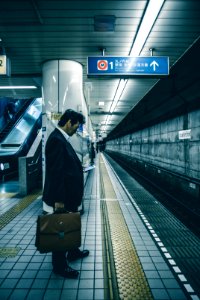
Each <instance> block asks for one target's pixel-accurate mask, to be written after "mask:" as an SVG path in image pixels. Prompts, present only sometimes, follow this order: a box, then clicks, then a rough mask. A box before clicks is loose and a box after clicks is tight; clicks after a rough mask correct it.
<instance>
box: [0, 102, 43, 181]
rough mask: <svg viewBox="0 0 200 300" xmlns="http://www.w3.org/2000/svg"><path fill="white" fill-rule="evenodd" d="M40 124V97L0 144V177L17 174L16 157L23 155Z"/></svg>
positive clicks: (10, 176)
mask: <svg viewBox="0 0 200 300" xmlns="http://www.w3.org/2000/svg"><path fill="white" fill-rule="evenodd" d="M41 124H42V98H36V99H34V100H33V101H32V102H31V104H30V105H29V106H28V108H27V109H26V110H25V112H24V113H23V115H22V116H21V118H19V120H18V121H17V122H16V124H15V126H14V127H13V128H12V129H11V130H10V131H9V133H8V134H7V135H6V136H5V137H4V138H3V140H2V141H1V144H0V179H1V180H3V181H4V179H5V178H12V177H17V176H18V158H19V157H21V156H25V155H26V154H27V153H28V151H29V149H30V147H31V145H32V143H33V142H34V140H35V138H36V136H37V133H38V130H39V129H40V128H41Z"/></svg>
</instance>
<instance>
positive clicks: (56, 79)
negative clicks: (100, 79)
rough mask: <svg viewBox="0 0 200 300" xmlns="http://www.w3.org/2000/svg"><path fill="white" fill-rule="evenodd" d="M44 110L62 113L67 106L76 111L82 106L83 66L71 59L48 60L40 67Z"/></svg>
mask: <svg viewBox="0 0 200 300" xmlns="http://www.w3.org/2000/svg"><path fill="white" fill-rule="evenodd" d="M42 74H43V83H42V88H43V99H44V112H46V113H50V112H52V113H63V112H64V111H65V110H66V109H67V108H71V109H74V110H75V111H77V109H78V107H79V106H82V103H83V100H84V96H83V67H82V65H81V64H80V63H78V62H76V61H71V60H50V61H46V62H45V63H44V64H43V67H42Z"/></svg>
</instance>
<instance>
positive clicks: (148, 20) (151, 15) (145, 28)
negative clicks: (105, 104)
mask: <svg viewBox="0 0 200 300" xmlns="http://www.w3.org/2000/svg"><path fill="white" fill-rule="evenodd" d="M164 1H165V0H150V1H149V4H148V6H147V9H146V12H145V15H144V17H143V20H142V23H141V25H140V28H139V30H138V33H137V36H136V38H135V41H134V43H133V46H132V47H131V50H130V52H129V55H130V56H139V55H140V52H141V50H142V48H143V46H144V44H145V42H146V39H147V37H148V35H149V33H150V32H151V29H152V27H153V25H154V23H155V20H156V19H157V17H158V14H159V12H160V10H161V8H162V6H163V3H164ZM127 81H128V79H126V80H124V79H120V80H119V84H118V87H117V91H116V93H115V96H114V99H113V102H112V104H111V107H110V110H109V112H110V113H112V112H113V111H114V110H115V107H116V106H117V103H118V101H119V100H120V98H121V96H122V93H123V91H124V89H125V86H126V84H127Z"/></svg>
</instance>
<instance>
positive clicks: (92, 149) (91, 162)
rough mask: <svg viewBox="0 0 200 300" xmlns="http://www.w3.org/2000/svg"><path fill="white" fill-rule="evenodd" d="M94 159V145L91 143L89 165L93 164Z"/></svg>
mask: <svg viewBox="0 0 200 300" xmlns="http://www.w3.org/2000/svg"><path fill="white" fill-rule="evenodd" d="M94 159H95V149H94V143H91V146H90V164H91V165H93V164H94Z"/></svg>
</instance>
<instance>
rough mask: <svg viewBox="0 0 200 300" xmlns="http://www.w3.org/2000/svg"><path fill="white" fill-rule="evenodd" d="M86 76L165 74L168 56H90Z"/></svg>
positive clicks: (167, 66)
mask: <svg viewBox="0 0 200 300" xmlns="http://www.w3.org/2000/svg"><path fill="white" fill-rule="evenodd" d="M87 75H88V76H101V75H102V76H105V75H109V76H119V77H120V76H127V77H131V76H157V77H158V76H166V75H169V57H165V56H147V57H141V56H138V57H131V56H123V57H118V56H113V57H111V56H91V57H88V63H87Z"/></svg>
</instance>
